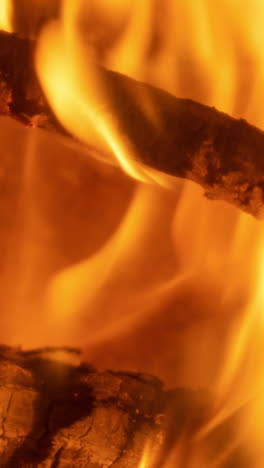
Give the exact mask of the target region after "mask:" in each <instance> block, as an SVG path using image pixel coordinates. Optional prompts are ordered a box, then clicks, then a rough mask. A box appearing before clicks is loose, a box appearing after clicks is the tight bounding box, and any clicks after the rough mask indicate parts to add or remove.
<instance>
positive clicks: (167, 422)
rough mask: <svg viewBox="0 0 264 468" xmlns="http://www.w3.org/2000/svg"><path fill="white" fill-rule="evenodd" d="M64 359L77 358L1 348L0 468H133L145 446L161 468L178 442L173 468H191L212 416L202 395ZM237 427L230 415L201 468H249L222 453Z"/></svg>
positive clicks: (237, 453)
mask: <svg viewBox="0 0 264 468" xmlns="http://www.w3.org/2000/svg"><path fill="white" fill-rule="evenodd" d="M62 353H64V357H65V356H67V359H68V361H69V357H70V356H73V357H76V356H77V355H78V350H74V349H55V348H52V349H42V350H33V351H22V350H21V349H14V348H9V347H6V346H0V423H1V425H0V428H1V430H0V466H1V467H5V468H14V467H16V468H24V467H27V468H29V467H31V468H33V467H34V468H35V467H57V468H64V467H65V468H66V467H73V466H74V467H75V466H76V467H87V468H88V467H89V468H110V467H112V468H114V467H115V468H123V467H130V468H138V467H139V463H140V460H141V459H142V454H143V453H144V450H145V449H146V446H148V447H149V449H150V454H151V455H152V457H153V455H154V458H152V461H153V460H155V463H154V464H153V465H150V466H153V467H155V468H160V467H162V466H164V465H165V461H166V459H167V458H169V457H170V456H171V455H172V454H173V451H174V449H175V447H177V441H178V440H181V444H182V445H181V449H180V450H181V455H180V458H179V456H178V458H177V466H182V467H184V468H188V467H189V466H193V464H192V462H193V460H194V458H193V457H194V456H196V449H197V446H196V442H195V437H194V435H195V433H197V431H198V430H199V428H200V427H202V426H203V425H204V423H205V422H206V418H207V417H208V416H209V414H210V410H209V408H210V403H209V401H210V398H209V394H208V393H207V392H205V391H191V390H187V389H176V390H170V391H165V390H164V389H163V385H162V383H161V382H160V381H159V380H158V379H157V378H155V377H151V376H148V375H143V374H135V373H124V372H122V373H121V372H119V373H118V372H111V371H105V372H98V371H96V370H95V369H94V368H93V367H92V366H90V365H88V364H85V363H83V364H76V363H75V364H73V362H72V363H71V364H70V363H65V362H63V361H61V360H58V355H60V356H61V354H62ZM238 422H239V415H234V416H233V417H232V418H231V419H230V420H228V421H225V422H224V423H223V424H222V425H221V426H220V427H218V428H217V429H216V430H214V431H213V432H211V433H210V434H209V436H207V437H206V438H205V440H204V442H205V444H206V452H205V453H206V460H207V461H204V464H203V466H211V462H212V460H216V459H218V457H219V456H220V457H221V456H222V454H226V453H227V456H226V455H225V456H224V457H222V458H223V463H222V464H219V466H221V467H223V468H232V467H236V468H244V467H248V466H253V465H252V463H251V461H250V459H249V458H248V456H247V454H246V452H245V450H244V448H243V447H241V444H237V443H236V444H235V447H234V448H233V450H231V451H230V450H228V447H229V445H231V446H232V443H233V439H234V437H235V435H234V434H235V431H236V430H237V427H238V426H239V424H238ZM198 444H199V442H198ZM200 449H201V446H200V445H199V446H198V450H197V452H198V454H200ZM178 463H180V465H178ZM148 466H149V465H148ZM171 466H176V465H174V464H172V465H171ZM254 466H255V465H254Z"/></svg>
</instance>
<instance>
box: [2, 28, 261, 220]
mask: <svg viewBox="0 0 264 468" xmlns="http://www.w3.org/2000/svg"><path fill="white" fill-rule="evenodd" d="M33 55H34V42H32V41H30V40H27V39H22V38H20V37H18V36H16V35H11V34H6V33H0V112H1V113H2V114H4V115H9V116H12V117H14V118H16V119H17V120H19V121H21V122H22V123H24V124H26V125H28V126H30V125H32V126H37V127H41V128H45V129H48V130H50V131H57V132H61V133H66V132H65V131H64V130H63V128H62V126H61V125H60V124H59V123H58V122H57V120H56V118H55V117H54V116H53V114H52V111H51V109H50V108H49V105H48V103H47V101H46V99H45V97H44V95H43V92H42V90H41V88H40V86H39V84H38V80H37V78H36V76H35V72H34V67H33ZM100 73H101V75H102V78H103V79H104V82H105V86H106V90H107V91H108V93H106V96H107V98H106V100H107V102H106V103H105V104H106V108H108V109H109V111H110V112H111V114H112V115H114V116H115V119H116V125H117V126H118V128H119V131H120V132H121V134H124V135H125V136H126V138H127V139H128V141H129V142H130V144H131V145H132V147H133V154H134V155H135V157H136V158H137V159H138V160H139V161H140V162H142V163H143V164H145V165H147V166H150V167H152V168H154V169H158V170H159V171H163V172H165V173H167V174H170V175H173V176H177V177H183V178H187V179H191V180H193V181H195V182H197V183H199V184H200V185H202V186H203V187H204V189H205V195H206V196H207V197H208V198H210V199H221V200H226V201H228V202H231V203H233V204H235V205H236V206H238V207H239V208H241V209H242V210H244V211H247V212H248V213H251V214H252V215H254V216H256V217H262V215H263V199H264V133H263V131H261V130H260V129H258V128H256V127H254V126H252V125H250V124H249V123H247V122H246V121H245V120H237V119H234V118H232V117H230V116H228V115H227V114H224V113H222V112H219V111H217V110H216V109H214V108H211V107H207V106H205V105H202V104H199V103H197V102H194V101H191V100H188V99H179V98H176V97H174V96H172V95H171V94H169V93H167V92H165V91H163V90H161V89H158V88H154V87H152V86H150V85H147V84H145V83H141V82H138V81H135V80H133V79H130V78H128V77H127V76H124V75H121V74H119V73H116V72H113V71H109V70H105V69H100ZM62 79H63V78H62ZM142 97H146V98H147V99H148V102H149V104H150V105H151V107H152V110H154V112H155V115H156V118H155V122H153V121H151V120H150V119H149V118H148V117H147V116H146V115H145V114H144V112H143V111H142V105H141V103H142ZM157 121H158V122H159V125H156V123H157Z"/></svg>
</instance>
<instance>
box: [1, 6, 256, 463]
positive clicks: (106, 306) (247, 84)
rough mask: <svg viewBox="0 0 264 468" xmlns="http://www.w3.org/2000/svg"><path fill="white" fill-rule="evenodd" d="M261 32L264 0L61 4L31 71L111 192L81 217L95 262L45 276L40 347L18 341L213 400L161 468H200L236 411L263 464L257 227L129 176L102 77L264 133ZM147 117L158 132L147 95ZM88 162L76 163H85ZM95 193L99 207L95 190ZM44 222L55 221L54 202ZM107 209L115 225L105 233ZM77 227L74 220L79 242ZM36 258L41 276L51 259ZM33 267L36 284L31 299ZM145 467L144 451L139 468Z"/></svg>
mask: <svg viewBox="0 0 264 468" xmlns="http://www.w3.org/2000/svg"><path fill="white" fill-rule="evenodd" d="M9 6H10V3H8V2H7V1H5V2H2V4H1V8H0V27H1V28H3V29H5V30H10V28H11V26H10V22H9V18H10V15H9V13H8V8H9ZM263 20H264V4H263V1H262V0H253V1H252V0H242V1H241V0H240V2H238V0H214V2H211V1H210V0H197V1H195V2H180V1H177V2H176V1H174V2H171V1H170V0H166V1H164V0H163V1H158V0H145V1H143V2H142V1H140V0H138V1H134V2H132V1H129V0H127V1H121V0H115V1H114V2H103V1H102V0H100V1H99V0H98V1H97V2H95V1H91V2H87V1H85V0H78V1H77V0H65V2H64V3H63V9H62V13H61V17H60V18H59V19H58V20H56V21H51V22H50V23H48V24H46V25H45V26H44V27H43V29H42V31H41V33H40V36H39V37H38V41H37V50H36V70H37V73H38V76H39V80H40V82H41V85H42V87H43V90H44V92H45V95H46V97H47V99H48V101H49V103H50V105H51V107H52V109H53V111H54V113H55V114H56V116H57V118H58V119H59V121H60V122H61V124H62V125H63V126H64V127H65V128H66V129H67V130H68V131H69V132H71V133H72V134H73V135H74V136H75V137H76V138H77V139H79V140H81V141H82V142H84V143H85V144H86V145H91V146H93V147H95V148H97V150H98V152H99V153H101V154H102V155H103V156H104V160H105V162H107V164H105V163H102V162H100V163H98V168H99V169H98V172H100V173H102V174H104V176H102V177H103V181H104V183H101V182H100V181H98V182H97V184H98V187H99V189H98V191H97V192H96V193H97V196H98V198H100V196H102V198H103V195H102V194H104V205H105V207H106V208H104V210H102V211H103V213H104V215H102V216H101V217H100V216H98V213H97V215H96V214H94V212H92V210H91V213H87V214H85V216H87V219H88V218H89V220H88V221H89V223H90V231H91V232H92V233H93V236H94V238H96V237H97V236H98V237H100V236H101V235H102V232H103V233H105V236H104V237H103V236H102V237H100V239H101V242H98V243H96V242H95V241H94V243H92V240H91V238H89V236H88V235H87V239H86V238H85V242H87V254H85V253H84V252H85V249H84V250H83V251H82V255H79V256H77V255H76V257H78V258H77V260H76V259H75V260H74V261H73V260H71V261H68V262H65V263H66V266H65V265H64V264H63V261H61V263H59V262H58V265H59V267H58V266H57V267H56V268H55V267H54V269H53V270H52V268H50V270H51V273H50V276H49V278H48V279H47V278H45V281H44V280H43V284H42V288H39V290H40V289H41V293H39V297H38V298H37V299H36V298H35V299H34V307H35V308H37V309H38V310H44V311H45V313H43V316H45V318H42V322H41V324H42V325H43V334H42V336H41V338H39V337H36V336H35V334H34V332H33V331H32V329H30V331H28V332H27V333H26V332H25V334H22V338H21V340H22V341H23V343H25V344H26V345H28V346H29V345H37V344H39V340H41V339H42V340H43V342H44V343H42V344H47V341H50V342H51V344H58V341H59V342H61V341H62V342H64V340H65V341H66V342H67V343H69V344H74V345H81V346H83V347H85V348H86V349H87V355H88V356H89V359H93V360H94V361H95V362H96V363H98V364H99V365H102V366H106V367H122V368H126V367H127V366H129V365H131V367H133V368H142V369H143V370H146V371H148V372H152V373H155V374H158V375H160V376H161V377H162V378H164V379H165V380H166V382H167V383H169V384H170V385H172V384H173V385H180V386H187V387H203V388H208V389H210V390H211V391H212V392H213V394H214V395H215V402H214V403H215V404H214V407H213V410H212V414H211V415H210V418H209V420H208V421H207V424H205V425H204V427H202V428H201V430H200V431H198V433H197V434H195V437H194V438H193V440H191V441H186V440H184V441H180V442H179V443H178V445H177V446H176V448H175V454H174V458H173V459H172V461H171V462H168V463H167V465H165V466H168V468H173V467H174V466H176V465H175V460H178V459H179V460H180V458H181V455H180V454H181V453H182V452H184V453H186V450H187V453H188V452H189V453H190V459H191V461H190V463H191V464H190V466H191V467H197V468H200V467H201V466H207V461H206V458H205V457H206V455H205V454H206V450H204V446H205V445H206V443H207V438H208V437H209V436H210V434H211V433H212V432H213V430H214V429H215V428H217V427H219V425H220V424H222V423H223V422H224V421H226V420H227V419H228V418H229V417H231V416H232V415H233V414H234V413H235V412H237V411H238V410H241V408H242V409H243V411H242V412H241V416H240V421H241V428H238V434H237V437H238V439H243V440H244V439H245V442H244V443H245V445H246V446H247V448H248V449H249V450H251V451H252V452H254V451H255V452H256V453H255V455H254V463H255V465H252V467H253V466H256V468H259V466H262V464H263V460H264V456H263V454H262V452H261V444H262V438H261V437H262V436H261V434H262V432H263V423H262V420H263V418H262V417H261V416H262V415H263V397H262V395H261V393H262V388H263V385H264V375H263V371H262V366H263V364H262V342H263V338H264V317H263V307H264V295H263V281H264V245H263V224H262V223H260V222H258V221H256V220H254V219H253V218H251V217H249V216H248V215H246V214H244V213H240V212H238V210H236V209H234V208H233V207H231V206H228V205H226V204H224V203H221V202H214V203H213V202H210V201H208V200H206V199H205V198H204V197H203V194H202V192H201V190H200V188H199V187H196V186H195V185H194V184H191V183H189V182H188V183H187V182H186V183H183V182H181V181H175V183H174V184H173V185H174V186H173V191H169V190H168V188H167V187H168V186H169V181H168V179H167V178H164V177H163V176H161V175H160V174H157V173H154V172H150V171H147V170H146V168H145V167H143V165H140V164H139V163H136V162H135V151H136V150H135V148H134V146H133V141H130V140H128V138H127V136H126V135H123V134H121V133H120V131H119V126H118V122H117V119H116V109H115V107H114V106H113V105H110V104H109V102H110V101H109V92H111V90H109V88H108V86H107V83H106V82H105V76H104V73H103V71H102V70H103V69H102V68H101V66H105V67H107V68H110V69H113V70H116V71H118V72H122V73H125V74H127V75H129V76H131V77H134V78H136V79H140V80H143V81H146V82H148V83H150V84H153V85H155V86H159V87H161V88H164V89H166V90H168V91H170V92H172V93H174V94H175V95H178V96H180V97H188V98H191V99H196V100H198V101H200V102H203V103H205V104H208V105H210V106H215V107H217V108H219V109H220V110H223V111H225V112H228V113H230V114H232V115H234V116H236V117H243V118H246V119H248V120H249V121H250V122H252V123H253V124H255V125H257V126H259V127H262V128H263V127H264V120H263V111H262V101H263V98H264V96H263V93H264V89H263V79H264V53H263V47H262V44H263V39H264V28H263ZM142 112H144V113H145V114H146V115H147V116H148V118H149V119H152V120H153V121H155V123H156V124H157V125H159V119H158V116H157V115H156V114H155V110H153V109H152V108H151V106H150V105H149V102H148V99H147V96H142ZM35 135H37V133H36V134H35ZM59 151H61V153H63V151H64V149H60V150H59V149H58V152H59ZM175 151H177V149H175ZM36 154H37V150H36V151H35V156H36ZM31 156H32V155H31ZM53 156H54V158H55V160H56V155H55V154H53V153H52V157H53ZM84 157H87V155H86V154H85V156H84V155H82V156H80V154H77V155H76V159H77V161H79V160H80V159H82V158H84ZM113 159H115V163H116V162H117V163H118V164H119V165H120V167H121V169H122V170H123V171H124V172H125V174H126V175H124V174H123V173H122V172H121V171H120V172H119V171H118V170H117V169H116V174H118V175H116V184H113V183H112V186H111V189H112V190H114V187H115V189H116V190H117V192H118V195H116V196H113V199H114V202H111V200H112V198H111V197H112V195H111V193H110V194H109V193H108V192H107V194H105V192H104V191H105V190H106V189H105V186H107V184H111V178H112V177H113V175H112V174H113V173H112V171H115V170H114V169H113V168H112V167H111V164H112V163H113ZM108 163H109V167H108ZM88 164H90V162H88ZM91 164H96V163H94V162H93V163H91ZM110 167H111V169H110ZM62 171H63V168H62ZM104 171H106V173H107V174H108V172H107V171H109V174H110V175H109V176H108V175H105V173H104ZM69 178H70V176H69ZM46 182H47V185H48V181H47V180H46ZM30 183H32V178H31V182H29V181H28V179H26V180H25V186H26V187H25V191H26V193H28V194H30V193H31V192H30V191H28V184H30ZM71 183H72V180H71ZM77 183H78V181H77ZM100 183H101V185H100ZM76 185H77V184H76ZM91 185H92V184H91ZM164 185H165V186H166V187H164ZM116 187H117V188H116ZM42 189H43V188H42ZM43 192H45V190H44V189H43ZM45 193H46V192H45ZM98 193H99V195H98ZM87 194H88V195H87V198H93V196H94V195H93V191H92V189H91V190H90V191H89V188H87ZM31 198H32V197H30V196H28V199H31ZM40 198H41V197H40ZM120 199H121V201H120ZM123 199H124V200H123ZM118 200H119V201H118ZM28 202H29V201H28ZM31 202H32V201H31ZM123 202H124V203H123ZM118 203H120V206H121V205H122V209H121V208H120V210H119V211H118V206H117V205H118ZM45 207H46V205H45ZM100 208H101V209H102V205H100ZM42 209H43V212H45V209H47V211H48V210H50V211H52V202H51V201H49V205H48V208H45V209H44V208H43V207H42ZM69 209H70V208H69ZM72 211H73V212H74V210H72ZM94 211H96V210H94ZM108 211H109V212H110V211H111V213H112V217H114V218H115V219H116V222H115V225H114V227H113V225H112V224H111V222H110V221H107V220H104V219H103V217H104V216H105V217H106V218H107V213H108ZM117 211H118V214H117ZM44 214H45V213H44ZM37 216H39V217H41V214H39V210H38V209H35V212H34V214H33V215H32V218H34V220H33V221H35V223H36V224H37V226H39V225H40V222H39V220H38V218H37ZM43 217H44V218H45V216H44V215H43ZM80 218H81V217H80ZM99 218H102V219H99ZM36 219H37V221H36ZM27 222H28V223H29V224H30V223H31V224H30V226H32V224H34V223H32V219H31V220H30V221H27ZM107 223H109V226H108V225H107ZM79 225H80V226H82V220H81V219H79V218H78V219H76V230H78V229H81V228H80V227H79ZM110 227H111V229H110ZM34 228H35V229H37V228H36V227H34ZM72 237H73V239H74V240H75V239H76V237H75V234H74V232H73V233H72ZM91 237H92V235H91ZM71 248H73V247H72V245H71ZM71 248H69V250H71ZM37 249H38V247H36V250H37ZM39 249H40V250H41V248H39ZM50 250H51V254H52V248H51V249H50ZM34 254H35V255H36V252H35V253H34ZM39 257H40V258H41V262H40V263H41V265H42V267H43V268H44V267H46V263H45V261H47V262H48V260H46V259H45V258H43V254H42V256H41V255H39ZM44 257H47V258H49V250H48V251H47V255H44ZM73 257H74V256H73ZM24 263H26V260H25V259H24ZM32 264H34V265H35V266H34V268H35V269H37V266H36V264H38V262H36V261H35V263H34V262H33V260H32V258H31V257H30V256H29V259H28V262H27V268H29V269H30V267H32ZM34 268H33V267H32V271H31V274H30V275H28V276H30V280H28V285H27V288H28V289H31V290H34V287H35V284H34V271H35V270H34ZM44 269H45V268H44ZM47 269H48V268H47ZM9 274H10V277H11V276H12V275H11V273H9ZM28 276H27V277H28ZM25 282H26V279H25ZM18 297H19V296H18ZM16 298H17V296H16ZM36 304H37V306H36ZM31 306H32V307H31V308H30V307H29V310H30V311H31V313H32V315H33V312H32V310H34V307H33V305H32V304H31ZM25 309H26V307H25ZM35 321H36V319H35ZM34 323H35V322H34ZM51 329H52V330H54V334H52V333H51V331H50V330H51ZM55 335H56V336H55ZM155 348H157V349H155ZM260 415H261V416H260ZM245 421H246V422H245ZM243 424H244V426H245V425H248V427H250V429H251V433H250V434H249V433H247V431H246V430H245V428H244V427H243ZM185 446H187V449H186V447H185ZM252 447H253V448H254V449H253V448H252ZM185 449H186V450H185ZM229 449H230V451H231V452H232V450H233V446H231V447H229V448H228V450H229ZM228 450H227V452H228ZM227 456H228V453H221V454H220V455H219V456H218V455H217V457H216V458H217V459H216V460H215V464H214V465H212V466H221V463H224V460H225V457H227ZM177 457H178V458H177ZM164 463H165V462H164ZM149 466H151V463H150V461H149V452H148V451H146V453H144V456H143V458H142V461H141V462H140V464H139V468H149Z"/></svg>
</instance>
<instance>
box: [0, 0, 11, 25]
mask: <svg viewBox="0 0 264 468" xmlns="http://www.w3.org/2000/svg"><path fill="white" fill-rule="evenodd" d="M12 13H13V11H12V5H11V3H10V0H1V4H0V30H1V29H2V30H3V31H6V32H12V31H13V27H12V20H11V18H12Z"/></svg>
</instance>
